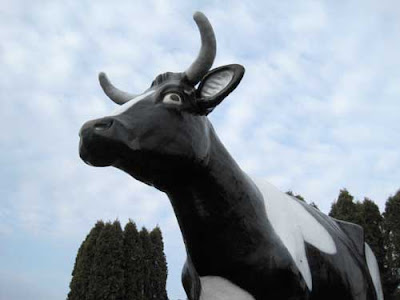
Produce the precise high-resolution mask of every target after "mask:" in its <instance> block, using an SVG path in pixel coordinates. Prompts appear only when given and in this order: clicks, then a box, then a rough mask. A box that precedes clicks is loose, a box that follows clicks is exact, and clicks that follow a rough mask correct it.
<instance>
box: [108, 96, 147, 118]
mask: <svg viewBox="0 0 400 300" xmlns="http://www.w3.org/2000/svg"><path fill="white" fill-rule="evenodd" d="M153 93H154V90H151V91H148V92H147V93H144V94H141V95H139V96H137V97H135V98H133V99H132V100H129V101H128V102H126V103H124V104H122V105H121V106H119V107H117V109H115V110H114V111H113V112H112V113H111V114H110V116H118V115H120V114H122V113H123V112H125V111H127V110H128V109H129V108H131V107H132V106H133V105H134V104H136V103H138V102H139V101H140V100H143V99H144V98H146V97H147V96H149V95H151V94H153Z"/></svg>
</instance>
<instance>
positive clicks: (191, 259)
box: [80, 13, 382, 300]
mask: <svg viewBox="0 0 400 300" xmlns="http://www.w3.org/2000/svg"><path fill="white" fill-rule="evenodd" d="M195 21H196V23H197V25H198V27H199V30H200V33H201V39H202V48H201V51H200V53H199V55H198V57H197V59H196V60H195V61H194V63H193V64H192V65H191V66H190V67H189V68H188V69H187V70H186V71H185V72H183V73H165V74H161V75H159V76H157V77H156V79H155V80H154V81H153V83H152V84H151V86H150V87H149V88H148V89H147V90H146V91H144V92H143V93H142V94H140V95H133V94H129V93H126V92H122V91H120V90H118V89H117V88H115V87H114V86H113V85H112V84H111V82H110V81H109V80H108V78H107V77H106V75H105V74H104V73H101V74H100V84H101V86H102V87H103V90H104V91H105V93H106V94H107V95H108V96H109V97H110V98H111V99H112V100H113V101H114V102H116V103H117V104H120V105H121V107H120V108H119V109H118V110H116V111H115V112H113V113H112V114H111V115H110V116H107V117H104V118H101V119H97V120H93V121H89V122H86V123H85V124H84V125H83V126H82V129H81V131H80V136H81V141H80V156H81V158H82V159H83V160H84V161H85V162H87V163H88V164H90V165H94V166H114V167H116V168H118V169H121V170H123V171H125V172H127V173H128V174H130V175H131V176H133V177H134V178H136V179H138V180H140V181H142V182H144V183H146V184H149V185H151V186H154V187H156V188H157V189H159V190H160V191H163V192H165V193H166V194H167V195H168V197H169V199H170V201H171V204H172V206H173V208H174V212H175V214H176V217H177V220H178V223H179V226H180V229H181V231H182V235H183V239H184V242H185V245H186V250H187V254H188V257H187V262H186V264H185V266H184V269H183V274H182V280H183V285H184V288H185V290H186V293H187V295H188V298H189V299H190V300H200V299H201V300H227V299H229V300H253V299H256V300H267V299H274V300H278V299H282V300H283V299H285V300H286V299H296V300H297V299H299V300H300V299H312V300H317V299H318V300H319V299H324V300H330V299H332V300H333V299H334V300H338V299H340V300H381V299H382V292H381V288H380V280H379V270H378V269H377V265H376V260H375V258H374V256H373V253H372V251H370V249H369V247H368V246H365V244H364V237H363V232H362V229H361V228H360V227H358V226H357V225H354V224H349V223H345V222H340V221H337V220H334V219H331V218H329V217H328V216H326V215H324V214H322V213H321V212H319V211H317V210H315V209H314V208H312V207H309V206H308V205H306V204H304V203H301V202H299V201H298V200H296V199H294V198H291V197H290V196H288V195H286V194H283V193H281V192H280V191H278V190H277V189H276V188H275V187H273V186H272V185H270V184H266V183H259V182H257V183H254V182H253V180H251V179H250V178H249V177H248V176H247V175H246V174H245V173H244V172H243V171H242V170H241V169H240V167H239V166H238V165H237V163H236V162H235V160H234V159H233V158H232V157H231V155H230V154H229V153H228V151H227V150H226V149H225V147H224V146H223V144H222V143H221V142H220V140H219V138H218V136H217V134H216V133H215V131H214V129H213V127H212V125H211V123H210V121H209V120H208V118H207V115H208V114H209V113H210V112H212V110H213V109H214V108H215V107H216V106H217V105H218V104H219V103H221V101H222V100H223V99H224V98H225V97H226V96H227V95H228V94H229V93H230V92H232V91H233V90H234V89H235V88H236V87H237V85H238V84H239V82H240V80H241V78H242V76H243V74H244V68H243V67H242V66H240V65H236V64H233V65H226V66H222V67H219V68H216V69H213V70H211V71H209V69H210V67H211V65H212V63H213V60H214V57H215V51H216V45H215V36H214V33H213V30H212V27H211V25H210V23H209V22H208V20H207V18H206V17H205V16H204V15H203V14H201V13H196V14H195ZM199 81H200V84H199V86H198V87H196V85H197V83H199Z"/></svg>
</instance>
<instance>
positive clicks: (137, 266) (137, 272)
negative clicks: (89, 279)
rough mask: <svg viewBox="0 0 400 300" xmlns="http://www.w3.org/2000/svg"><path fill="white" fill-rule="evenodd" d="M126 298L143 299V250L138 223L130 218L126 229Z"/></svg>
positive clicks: (131, 299) (129, 299) (132, 299)
mask: <svg viewBox="0 0 400 300" xmlns="http://www.w3.org/2000/svg"><path fill="white" fill-rule="evenodd" d="M124 232H125V234H124V256H125V261H124V269H125V280H124V287H125V299H126V300H141V299H143V297H142V290H143V288H142V287H143V280H142V272H143V265H142V260H143V250H142V242H141V239H140V237H139V232H138V230H137V227H136V224H135V223H134V222H133V221H132V220H129V222H128V223H127V224H126V225H125V230H124Z"/></svg>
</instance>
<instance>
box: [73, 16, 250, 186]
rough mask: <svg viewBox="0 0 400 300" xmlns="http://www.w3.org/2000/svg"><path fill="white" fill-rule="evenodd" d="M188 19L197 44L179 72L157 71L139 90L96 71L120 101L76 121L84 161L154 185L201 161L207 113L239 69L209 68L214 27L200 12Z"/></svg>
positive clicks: (208, 137)
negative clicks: (128, 88) (196, 50)
mask: <svg viewBox="0 0 400 300" xmlns="http://www.w3.org/2000/svg"><path fill="white" fill-rule="evenodd" d="M194 20H195V22H196V24H197V26H198V28H199V31H200V35H201V43H202V45H201V49H200V52H199V54H198V57H197V58H196V60H195V61H194V62H193V63H192V65H191V66H190V67H189V68H188V69H187V70H186V71H185V72H182V73H170V72H168V73H164V74H161V75H158V76H157V77H156V78H155V80H154V81H153V83H152V84H151V86H150V87H149V88H148V89H147V90H146V91H144V93H142V94H139V95H133V94H129V93H126V92H123V91H121V90H119V89H117V88H116V87H115V86H113V85H112V84H111V82H110V81H109V79H108V78H107V76H106V75H105V74H104V73H100V75H99V80H100V85H101V86H102V88H103V90H104V92H105V93H106V94H107V96H108V97H109V98H110V99H111V100H113V101H114V102H115V103H117V104H119V105H121V106H120V107H118V109H117V110H116V111H115V112H113V113H112V114H111V115H110V116H107V117H104V118H101V119H96V120H92V121H89V122H86V123H85V124H84V125H83V126H82V129H81V131H80V137H81V140H80V156H81V158H82V159H83V160H84V161H85V162H86V163H88V164H90V165H93V166H110V165H112V166H115V167H117V168H119V169H122V170H124V171H126V172H128V173H129V174H131V175H132V176H134V177H135V178H137V179H139V180H141V181H143V182H145V183H147V184H151V185H155V186H156V187H158V188H160V189H163V188H165V187H166V186H167V185H168V183H173V182H174V180H175V179H177V178H178V177H185V176H186V175H187V172H188V171H189V170H190V169H191V168H193V167H198V166H205V165H206V163H207V159H208V155H209V149H210V145H211V143H212V142H213V141H212V136H213V130H212V126H211V124H210V123H209V121H208V119H207V114H209V113H210V112H211V111H212V110H213V109H214V108H215V107H216V106H217V105H218V104H219V103H221V101H222V100H223V99H224V98H225V97H226V96H227V95H228V94H229V93H230V92H231V91H233V90H234V89H235V88H236V86H237V85H238V84H239V82H240V80H241V79H242V77H243V74H244V68H243V67H242V66H240V65H236V64H235V65H226V66H222V67H219V68H216V69H213V70H211V71H209V69H210V68H211V66H212V64H213V61H214V58H215V54H216V41H215V36H214V32H213V29H212V27H211V24H210V23H209V21H208V19H207V18H206V17H205V16H204V15H203V14H202V13H200V12H197V13H195V14H194ZM199 82H200V84H199V85H198V87H197V88H196V85H197V84H198V83H199ZM185 174H186V175H185Z"/></svg>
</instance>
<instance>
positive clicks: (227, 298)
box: [200, 276, 255, 300]
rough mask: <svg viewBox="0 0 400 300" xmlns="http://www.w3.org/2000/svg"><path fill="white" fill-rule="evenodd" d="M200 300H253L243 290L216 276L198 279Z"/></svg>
mask: <svg viewBox="0 0 400 300" xmlns="http://www.w3.org/2000/svg"><path fill="white" fill-rule="evenodd" d="M200 282H201V294H200V300H255V299H254V297H253V296H252V295H250V294H249V293H248V292H246V291H245V290H243V289H241V288H240V287H238V286H237V285H235V284H233V283H232V282H230V281H229V280H227V279H225V278H222V277H218V276H204V277H200Z"/></svg>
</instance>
